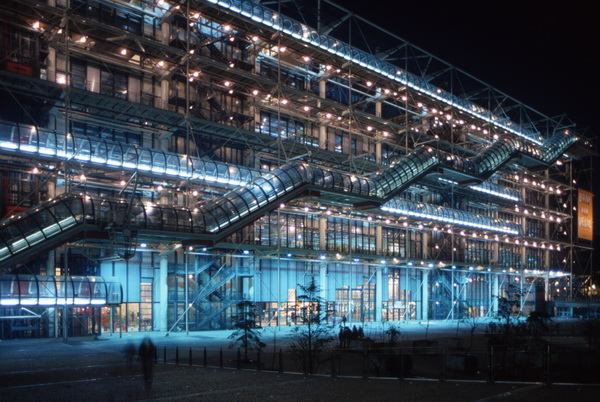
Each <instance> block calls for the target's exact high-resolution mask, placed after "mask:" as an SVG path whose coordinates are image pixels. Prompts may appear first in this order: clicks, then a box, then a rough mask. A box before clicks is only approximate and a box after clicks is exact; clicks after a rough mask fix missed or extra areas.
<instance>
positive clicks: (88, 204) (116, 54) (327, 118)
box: [0, 0, 591, 336]
mask: <svg viewBox="0 0 600 402" xmlns="http://www.w3.org/2000/svg"><path fill="white" fill-rule="evenodd" d="M7 1H8V2H9V3H10V4H9V5H7V8H8V7H10V6H11V5H14V6H15V7H14V8H15V13H14V15H12V16H11V18H4V19H0V39H1V40H0V50H1V51H2V52H3V54H4V55H10V57H9V56H7V58H6V60H5V61H3V62H2V63H0V79H2V82H3V83H5V86H3V87H2V88H0V99H1V100H2V101H3V104H5V105H6V107H5V108H3V109H2V110H0V155H2V156H3V157H5V158H6V159H7V160H10V161H11V163H7V164H5V165H2V166H0V179H1V180H0V193H1V194H3V196H2V198H1V201H2V202H0V213H1V214H2V216H4V218H3V219H2V220H1V221H0V264H1V265H0V273H2V274H3V275H2V276H0V314H5V315H15V314H17V310H18V309H19V308H21V307H22V306H32V307H35V308H38V309H40V310H41V309H44V308H47V309H48V310H47V317H48V318H46V319H44V320H45V321H44V320H38V321H36V323H32V321H31V320H29V321H28V322H26V323H21V324H19V323H16V322H15V324H14V326H13V327H14V328H20V327H22V328H30V329H28V330H23V331H25V332H28V333H30V332H31V331H37V332H36V333H39V334H42V333H43V334H44V335H48V336H56V335H57V334H59V333H60V332H61V331H63V329H62V328H63V327H60V328H58V327H55V324H56V323H57V322H59V321H60V320H62V319H63V315H64V314H67V315H66V316H64V319H65V320H67V321H68V322H69V324H68V325H67V327H68V328H69V329H68V331H70V332H71V333H73V334H80V333H81V334H83V333H97V332H98V331H153V330H160V331H165V332H166V331H181V330H203V329H224V328H229V327H231V317H232V309H233V308H234V306H235V304H236V303H237V302H239V301H240V300H252V301H253V302H255V303H256V306H257V309H258V312H259V316H260V323H261V325H262V326H275V325H298V324H300V323H301V321H302V320H301V317H302V314H304V312H306V311H307V310H309V309H310V308H312V307H314V306H312V305H307V304H306V302H303V301H302V297H301V296H302V295H301V293H300V291H301V288H302V286H305V285H306V284H307V283H309V282H310V280H312V279H314V280H315V282H316V283H317V285H318V287H319V296H320V297H321V299H322V300H323V306H322V307H323V309H324V311H325V312H326V313H325V315H326V317H327V320H328V322H330V323H332V324H333V323H336V324H338V323H340V322H356V323H358V322H383V321H400V320H421V321H423V320H429V319H440V320H445V319H464V318H469V317H491V316H492V315H493V314H495V309H496V308H497V300H498V298H499V297H500V296H501V295H503V294H505V293H506V292H511V291H512V289H514V288H515V287H517V288H519V289H521V290H522V291H521V292H520V294H521V295H523V300H522V303H521V304H522V305H521V309H520V311H527V309H529V310H531V309H532V308H533V304H534V303H535V297H533V296H532V294H531V290H530V289H531V288H532V286H531V284H532V283H534V282H535V281H542V282H544V283H545V284H546V285H547V286H546V290H545V292H546V294H545V298H546V299H547V301H551V300H552V299H554V298H569V297H571V298H573V297H574V295H575V294H577V290H574V289H572V288H568V287H569V286H573V283H575V281H573V280H571V279H570V278H572V277H573V276H575V275H576V274H577V271H578V269H580V268H581V267H583V266H585V264H586V262H585V259H579V258H578V260H580V261H578V262H576V263H575V262H573V261H574V260H575V259H572V258H571V257H572V255H571V254H569V253H572V252H573V250H576V249H577V250H589V249H590V247H591V245H590V244H587V243H585V242H580V241H579V240H578V239H577V238H576V233H574V229H573V228H574V225H575V223H576V218H577V217H576V212H575V211H576V210H575V209H574V207H575V201H574V194H576V191H575V190H576V181H575V180H574V177H575V176H576V174H577V169H579V168H580V164H577V163H579V162H577V163H575V160H574V158H572V157H571V155H570V154H569V152H570V150H571V147H572V146H573V145H574V144H575V143H576V142H578V141H579V140H580V137H579V135H578V134H577V133H574V132H571V131H570V129H565V128H564V127H562V126H559V125H558V123H556V122H555V121H554V120H553V119H550V118H546V117H545V116H544V115H542V114H541V113H539V112H536V111H534V110H533V109H531V108H529V107H526V106H525V105H521V104H515V105H512V107H506V108H504V105H501V104H496V102H497V100H496V98H498V99H499V98H502V99H505V100H506V99H507V98H506V96H505V95H504V94H502V96H493V95H494V94H496V90H495V89H493V88H491V87H489V86H487V85H485V84H483V83H480V82H478V81H476V80H474V79H472V77H469V80H468V85H467V84H465V88H464V93H463V88H462V84H461V85H458V83H457V85H454V88H455V89H453V90H449V89H448V88H447V86H446V85H445V84H444V83H443V82H442V81H439V80H438V79H437V78H436V77H435V74H433V75H432V77H433V78H431V79H430V80H425V79H424V78H422V72H421V71H416V70H415V66H418V64H419V63H418V62H416V60H417V59H416V58H415V60H412V61H411V60H408V59H407V62H406V63H404V62H403V63H402V65H401V66H400V65H395V64H394V63H393V62H391V61H389V60H392V59H393V58H390V59H389V60H381V59H378V58H377V57H376V56H374V55H372V54H370V52H367V51H366V50H365V49H363V48H362V47H361V45H360V43H356V42H355V43H348V42H350V41H349V40H348V41H346V40H343V39H342V38H340V37H338V36H335V35H339V33H338V32H336V31H335V30H334V31H331V32H330V34H329V35H325V34H323V33H321V32H317V30H316V29H314V28H313V27H311V26H310V25H309V24H307V23H300V22H298V21H300V20H302V21H307V19H306V18H304V17H303V16H302V15H301V11H298V10H292V9H290V8H287V7H286V6H284V9H285V10H286V11H288V12H290V13H293V15H289V16H287V15H284V14H285V13H282V12H275V11H274V10H273V9H271V8H269V6H268V5H266V4H257V3H256V2H252V1H246V0H210V1H208V2H205V4H204V6H203V7H202V10H194V7H196V3H195V2H189V4H187V5H188V6H189V12H183V11H182V10H183V8H182V7H180V4H178V3H176V2H170V1H161V2H155V3H152V4H150V3H147V2H126V1H96V2H89V1H71V2H70V3H69V2H64V1H57V2H56V4H55V5H47V8H45V9H43V10H38V9H35V12H36V13H40V14H35V15H40V21H37V22H36V21H33V22H32V21H31V18H32V17H31V16H32V15H33V14H32V13H31V12H29V11H32V10H29V7H30V5H29V4H28V3H25V4H20V3H19V2H17V1H16V0H7ZM67 7H70V9H71V10H65V8H67ZM67 11H68V12H67ZM223 11H226V12H227V13H228V14H227V15H228V21H227V22H224V21H223V20H222V18H221V15H222V14H221V13H222V12H223ZM297 12H299V13H300V14H296V13H297ZM46 14H48V15H46ZM63 14H64V15H68V18H67V20H68V21H66V22H65V24H68V28H69V29H68V30H64V29H61V28H63V27H62V26H58V25H56V24H55V23H54V22H53V21H55V18H50V16H52V15H63ZM344 23H345V22H344V21H342V22H341V24H344ZM24 27H30V28H27V29H25V28H24ZM92 27H93V35H92V34H90V29H91V28H92ZM373 28H374V29H375V27H373ZM36 30H40V32H41V30H44V32H53V35H52V36H53V40H49V36H48V35H37V34H36V35H33V34H32V32H34V31H36ZM340 31H343V30H340ZM118 32H122V34H123V35H117V33H118ZM380 34H382V35H383V34H385V32H380ZM66 35H69V37H66ZM274 38H277V39H274ZM67 41H68V43H69V44H70V45H69V48H70V52H68V54H65V52H64V51H63V46H64V44H65V43H66V42H67ZM394 43H397V42H394ZM407 46H409V47H410V45H408V44H407ZM363 47H364V46H363ZM420 52H422V51H421V50H419V54H421V53H420ZM425 56H426V58H429V57H430V55H425ZM9 59H10V60H9ZM413 62H414V63H413ZM446 67H451V66H446ZM432 68H433V67H432ZM457 74H458V73H457ZM461 74H462V73H460V74H458V75H461ZM440 75H443V72H442V73H441V74H440ZM471 86H473V87H471ZM467 87H468V88H467ZM472 93H481V94H488V93H489V94H490V95H489V97H488V98H486V99H484V98H483V95H482V98H481V99H479V98H477V102H475V98H472V97H470V96H469V94H472ZM15 100H18V102H15ZM506 101H507V102H513V100H506ZM20 105H21V106H20ZM24 105H26V106H24ZM509 106H510V105H509ZM22 109H25V110H22ZM504 110H506V111H504ZM513 111H514V112H513ZM537 122H541V123H539V124H538V123H537ZM582 144H583V141H579V143H578V146H579V147H583V146H584V145H582ZM580 154H583V153H581V152H580ZM13 162H14V163H13ZM24 262H25V263H26V264H27V267H28V268H27V270H26V269H25V266H24V265H23V263H24ZM578 282H579V281H578ZM581 282H582V283H583V281H581ZM550 284H552V285H550ZM565 286H567V288H568V291H567V292H566V291H565ZM65 306H67V307H65ZM59 307H61V308H59ZM65 308H66V309H70V310H68V311H67V310H65ZM36 311H37V310H36ZM71 317H77V320H75V319H71ZM67 321H65V322H67ZM77 323H79V324H77ZM11 328H12V327H11ZM31 328H35V329H31ZM19 331H20V330H13V329H10V330H7V332H5V333H4V332H3V336H14V335H15V334H18V333H19Z"/></svg>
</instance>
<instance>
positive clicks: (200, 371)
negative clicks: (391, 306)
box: [0, 323, 600, 402]
mask: <svg viewBox="0 0 600 402" xmlns="http://www.w3.org/2000/svg"><path fill="white" fill-rule="evenodd" d="M564 325H568V323H564ZM377 328H381V325H379V326H375V325H373V327H369V326H367V327H366V328H365V334H366V335H367V336H369V334H371V335H374V334H375V332H376V330H377ZM402 328H403V331H404V334H405V335H404V336H405V338H406V339H411V338H412V339H418V338H420V337H422V336H423V331H424V328H423V326H422V325H419V324H417V323H414V324H411V325H404V326H403V327H402ZM459 330H460V331H461V333H462V334H463V335H464V334H465V333H466V332H467V331H468V328H466V327H465V328H463V329H462V330H461V329H460V327H459ZM480 331H483V327H482V328H481V329H480ZM230 333H231V331H211V332H194V333H189V334H185V333H171V334H169V336H165V334H164V333H158V332H153V333H125V334H112V335H110V334H104V335H102V336H100V337H98V338H93V337H85V338H72V339H69V340H68V341H66V342H65V341H63V340H62V339H22V340H9V341H2V342H0V401H59V400H60V401H90V402H91V401H131V400H165V401H166V400H182V401H186V400H190V401H191V400H194V401H259V400H261V401H262V400H272V401H330V400H332V399H335V400H340V401H391V400H402V401H417V400H418V401H434V400H435V401H440V400H442V401H496V400H498V401H526V400H527V401H530V400H545V401H559V400H576V399H577V400H580V401H588V400H589V401H592V400H597V395H598V393H599V392H600V385H568V384H552V385H549V386H547V385H544V384H542V383H536V382H532V383H520V384H517V383H506V382H496V383H493V384H490V383H487V382H485V381H481V382H465V381H457V380H447V381H439V380H437V379H436V380H431V379H425V378H415V379H412V378H411V379H405V380H398V379H393V378H372V377H370V378H361V377H360V376H355V377H345V376H338V377H335V378H333V377H331V376H328V375H316V376H305V375H301V374H294V373H290V372H287V371H286V372H284V373H279V372H270V371H256V370H255V369H248V370H235V369H232V368H218V367H215V366H213V365H210V366H209V367H203V366H202V364H201V361H202V360H201V358H200V357H198V358H197V360H198V362H199V364H197V363H194V364H193V365H189V364H188V361H187V360H186V359H187V356H186V355H185V353H183V351H185V350H188V348H192V347H196V348H204V347H206V348H207V350H208V351H209V353H215V351H217V350H219V349H221V348H223V349H226V348H227V346H228V345H229V343H230V340H228V339H227V336H228V335H229V334H230ZM428 333H429V337H430V338H431V339H436V338H437V339H442V338H445V337H448V336H452V335H456V324H455V323H432V324H431V325H430V327H429V329H428ZM145 336H150V337H151V339H152V340H153V342H154V343H155V344H156V345H157V347H158V348H159V350H161V349H168V350H173V348H176V347H178V348H180V349H181V350H182V354H181V355H182V356H181V361H180V364H179V365H175V364H172V363H169V364H164V363H162V362H161V359H160V358H159V359H158V363H157V364H156V365H155V375H154V383H153V386H152V389H151V390H150V391H148V392H147V391H146V390H144V385H143V380H142V374H141V368H140V367H139V363H137V362H134V364H133V366H132V367H128V366H127V364H126V359H125V356H124V354H123V349H124V348H125V346H126V345H127V344H128V343H130V342H131V343H133V344H135V345H139V342H141V340H142V339H143V337H145ZM290 336H291V328H287V327H286V328H282V329H281V330H280V331H279V332H278V339H279V340H278V342H279V345H280V346H281V347H282V348H285V346H286V345H287V344H289V341H290ZM265 338H266V339H265V341H266V342H267V344H268V341H269V339H268V330H266V331H265ZM169 360H170V361H172V358H170V359H169ZM290 369H291V367H290Z"/></svg>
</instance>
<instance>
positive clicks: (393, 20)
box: [338, 0, 600, 265]
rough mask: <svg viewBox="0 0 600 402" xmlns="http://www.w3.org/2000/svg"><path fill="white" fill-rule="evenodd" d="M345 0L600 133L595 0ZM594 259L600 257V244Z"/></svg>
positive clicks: (598, 185) (599, 200) (598, 206)
mask: <svg viewBox="0 0 600 402" xmlns="http://www.w3.org/2000/svg"><path fill="white" fill-rule="evenodd" d="M584 3H586V4H587V5H586V4H584ZM338 4H340V5H342V6H343V7H345V8H347V9H349V10H350V11H352V12H354V13H355V14H357V15H359V16H361V17H363V18H365V19H367V20H369V21H371V22H373V23H376V24H377V25H379V26H381V27H383V28H385V29H387V30H389V31H391V32H393V33H395V34H396V35H398V36H399V37H401V38H403V39H405V40H406V41H408V42H410V43H412V44H414V45H416V46H418V47H420V48H422V49H423V50H425V51H427V52H429V53H431V54H433V55H435V56H437V57H439V58H440V59H442V60H444V61H446V62H447V63H449V64H451V65H453V66H455V67H457V68H459V69H461V70H462V71H464V72H466V73H468V74H470V75H472V76H474V77H476V78H478V79H480V80H482V81H483V82H485V83H487V84H489V85H491V86H493V87H495V88H497V89H498V90H500V91H502V92H504V93H506V94H508V95H509V96H511V97H513V98H514V99H516V100H518V101H520V102H523V103H524V104H526V105H528V106H530V107H531V108H533V109H535V110H537V111H539V112H540V113H542V114H544V115H546V116H550V117H553V116H558V115H561V114H566V115H567V116H568V117H569V119H570V120H571V121H573V122H574V123H576V130H577V132H579V133H582V132H583V133H584V134H586V136H588V137H593V138H597V137H598V136H600V113H599V111H598V109H599V107H600V65H599V64H600V63H599V62H598V60H600V23H599V22H598V18H599V16H598V14H597V13H595V12H594V10H593V9H592V8H591V6H590V4H591V2H584V1H578V0H575V1H568V2H566V1H562V2H551V1H547V0H546V1H542V0H503V1H499V0H480V1H472V0H458V1H450V0H449V1H445V2H439V1H434V2H432V1H427V0H423V1H415V0H411V1H407V0H395V1H393V0H371V1H365V0H362V1H357V0H346V1H342V0H340V1H339V2H338ZM598 145H599V144H598V142H597V144H596V146H598ZM596 149H597V148H596ZM599 162H600V159H599V158H596V159H594V160H593V161H592V165H593V168H595V169H594V170H598V167H597V166H600V163H599ZM595 173H596V174H594V175H586V176H587V177H588V178H589V177H590V176H592V177H593V179H592V180H591V181H590V182H589V183H585V184H584V183H581V181H580V183H579V184H580V185H582V187H583V188H585V189H591V190H592V191H593V192H594V193H595V197H594V199H595V208H594V209H595V211H594V212H595V213H594V215H595V218H596V219H595V220H596V225H595V235H594V237H595V238H596V239H598V238H599V236H600V224H598V222H599V221H600V172H595ZM594 261H600V250H598V251H596V252H595V257H594ZM596 265H597V264H596Z"/></svg>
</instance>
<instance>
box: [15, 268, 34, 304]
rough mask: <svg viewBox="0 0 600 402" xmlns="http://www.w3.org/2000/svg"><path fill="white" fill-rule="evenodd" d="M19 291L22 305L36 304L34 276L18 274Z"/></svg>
mask: <svg viewBox="0 0 600 402" xmlns="http://www.w3.org/2000/svg"><path fill="white" fill-rule="evenodd" d="M19 293H20V298H21V304H22V305H26V306H31V305H36V304H38V287H37V282H36V280H35V276H33V275H19Z"/></svg>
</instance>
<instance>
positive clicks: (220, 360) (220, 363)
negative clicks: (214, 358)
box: [219, 348, 223, 368]
mask: <svg viewBox="0 0 600 402" xmlns="http://www.w3.org/2000/svg"><path fill="white" fill-rule="evenodd" d="M219 368H223V348H220V349H219Z"/></svg>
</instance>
